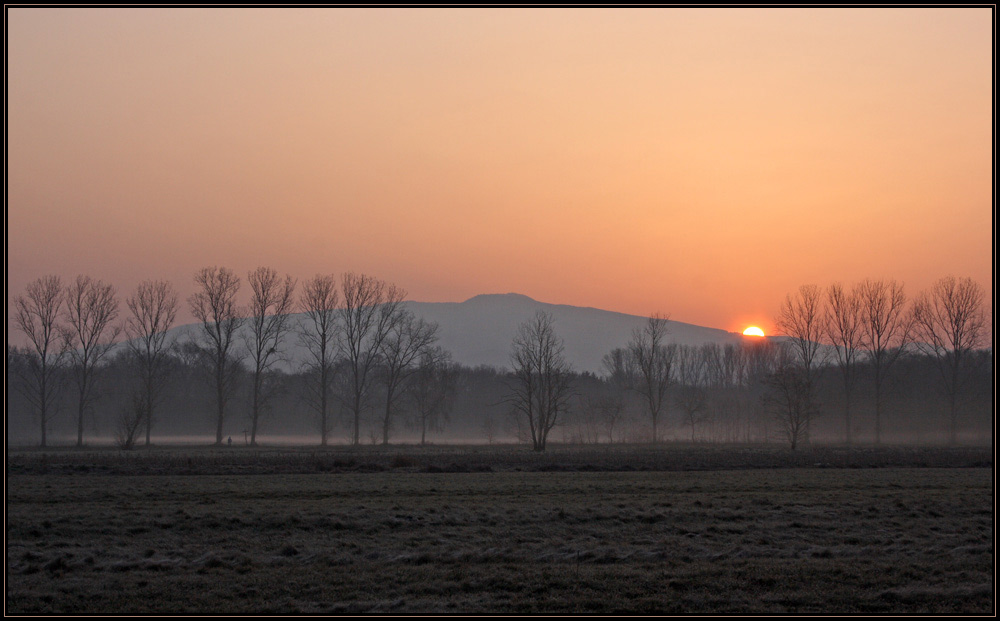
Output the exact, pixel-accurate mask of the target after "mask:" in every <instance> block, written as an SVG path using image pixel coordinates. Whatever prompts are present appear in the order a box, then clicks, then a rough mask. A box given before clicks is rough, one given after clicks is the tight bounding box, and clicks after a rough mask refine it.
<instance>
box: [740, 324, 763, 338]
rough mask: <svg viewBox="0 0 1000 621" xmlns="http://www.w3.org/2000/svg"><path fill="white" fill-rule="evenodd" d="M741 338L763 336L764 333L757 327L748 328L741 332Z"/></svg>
mask: <svg viewBox="0 0 1000 621" xmlns="http://www.w3.org/2000/svg"><path fill="white" fill-rule="evenodd" d="M743 336H764V331H763V330H761V329H760V328H758V327H757V326H750V327H749V328H747V329H746V330H744V331H743Z"/></svg>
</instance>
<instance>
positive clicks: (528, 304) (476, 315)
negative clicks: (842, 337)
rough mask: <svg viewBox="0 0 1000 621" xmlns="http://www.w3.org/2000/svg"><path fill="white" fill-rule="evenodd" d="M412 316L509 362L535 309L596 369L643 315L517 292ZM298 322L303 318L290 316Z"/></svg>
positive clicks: (472, 359)
mask: <svg viewBox="0 0 1000 621" xmlns="http://www.w3.org/2000/svg"><path fill="white" fill-rule="evenodd" d="M404 304H405V306H406V307H407V308H408V309H409V310H411V311H413V313H414V315H416V316H417V317H422V318H423V319H425V320H426V321H432V322H434V323H437V324H438V326H439V328H438V335H439V337H440V339H439V341H438V344H439V345H441V346H442V347H444V348H445V349H447V350H448V351H450V352H451V353H452V355H453V356H454V358H455V361H456V362H459V363H461V364H463V365H466V366H477V365H491V366H495V367H504V366H508V365H509V355H510V347H511V340H513V338H514V334H515V333H516V332H517V327H518V325H520V324H521V323H522V322H524V321H525V320H527V319H530V318H531V317H532V316H533V315H534V314H535V311H537V310H543V311H545V312H548V313H550V314H551V315H552V318H553V320H554V327H555V331H556V335H557V336H559V337H560V338H562V339H563V341H564V343H565V346H566V350H565V356H566V359H567V360H569V361H570V362H571V363H572V364H573V367H574V369H576V370H577V371H589V372H591V373H598V374H599V373H600V369H601V358H602V357H603V356H604V354H606V353H608V352H609V351H611V350H612V349H614V348H615V347H623V346H624V345H625V344H626V343H627V342H628V340H629V338H630V337H631V335H632V331H633V330H634V329H635V328H640V327H642V325H643V324H644V323H645V322H646V320H647V318H646V317H640V316H637V315H626V314H624V313H615V312H612V311H606V310H600V309H597V308H584V307H579V306H568V305H565V304H547V303H545V302H539V301H537V300H533V299H531V298H529V297H528V296H525V295H520V294H517V293H506V294H488V295H477V296H475V297H473V298H469V299H468V300H466V301H464V302H405V303H404ZM293 317H294V323H295V324H298V323H299V322H301V321H302V320H303V319H304V318H305V316H304V315H302V314H299V315H295V316H293ZM668 325H669V332H670V333H669V335H668V340H669V341H670V342H673V343H679V344H683V345H701V344H704V343H719V344H726V343H739V342H740V341H741V340H742V336H740V335H738V334H736V333H733V332H726V331H725V330H718V329H715V328H705V327H702V326H696V325H693V324H689V323H682V322H680V321H670V322H669V323H668ZM198 327H199V326H198V324H189V325H185V326H179V327H177V328H174V329H173V330H172V332H173V333H174V334H175V336H176V337H177V338H179V339H180V340H181V341H183V340H186V339H189V338H193V337H195V336H196V335H197V329H198ZM284 350H285V355H286V356H287V357H288V359H289V361H290V364H291V366H292V368H298V366H299V364H300V363H301V362H302V361H304V360H305V359H306V351H305V349H304V348H303V347H302V346H301V345H300V344H299V343H298V339H297V338H295V337H294V336H290V337H289V338H288V340H287V341H286V344H285V346H284Z"/></svg>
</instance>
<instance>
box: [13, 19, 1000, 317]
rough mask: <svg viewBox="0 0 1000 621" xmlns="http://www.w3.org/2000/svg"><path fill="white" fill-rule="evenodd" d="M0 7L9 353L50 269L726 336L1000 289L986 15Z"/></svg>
mask: <svg viewBox="0 0 1000 621" xmlns="http://www.w3.org/2000/svg"><path fill="white" fill-rule="evenodd" d="M6 18H7V130H8V134H7V175H8V176H7V195H6V199H7V300H8V333H10V332H9V330H10V326H11V325H12V321H11V308H12V300H13V299H14V297H15V296H17V295H19V294H21V293H23V291H24V288H25V286H26V284H27V283H28V282H30V281H32V280H34V279H36V278H38V277H40V276H43V275H46V274H57V275H59V276H61V277H62V278H63V279H64V280H69V279H71V278H74V277H75V276H76V275H77V274H81V273H82V274H88V275H90V276H92V277H95V278H100V279H103V280H105V281H108V282H112V283H114V284H115V285H116V286H117V287H118V289H119V292H120V293H121V294H122V295H123V296H124V295H128V294H129V293H131V291H132V290H134V288H135V286H136V285H137V284H138V283H139V282H140V281H142V280H145V279H167V280H170V281H171V282H172V283H173V284H174V286H175V287H176V288H177V290H178V291H179V293H180V294H181V296H182V300H183V299H186V298H187V296H188V295H190V294H191V293H193V292H194V282H193V276H194V273H195V272H196V271H197V270H198V269H200V268H202V267H205V266H210V265H220V266H226V267H229V268H231V269H233V270H235V271H236V272H237V273H239V274H241V275H243V276H244V277H245V275H246V273H247V272H248V271H250V270H252V269H254V268H256V267H257V266H259V265H266V266H270V267H273V268H275V269H277V270H278V271H279V272H282V273H289V274H291V275H293V276H295V277H297V278H299V279H300V280H301V279H305V278H309V277H312V276H313V275H316V274H321V273H322V274H329V273H334V274H341V273H343V272H345V271H354V272H363V273H368V274H371V275H374V276H377V277H379V278H382V279H384V280H387V281H390V282H394V283H395V284H397V285H399V286H400V287H402V288H403V289H405V290H406V291H407V292H408V298H409V299H413V300H417V301H427V302H454V301H462V300H465V299H467V298H469V297H472V296H474V295H477V294H480V293H506V292H518V293H522V294H525V295H528V296H531V297H533V298H535V299H538V300H540V301H544V302H551V303H559V304H571V305H576V306H591V307H597V308H602V309H607V310H613V311H619V312H625V313H632V314H637V315H647V314H650V313H653V312H661V313H665V314H667V315H669V316H670V318H672V319H675V320H678V321H684V322H688V323H694V324H699V325H704V326H709V327H716V328H723V329H727V330H732V331H742V330H743V328H745V327H746V326H747V325H750V324H756V325H760V326H761V327H763V328H764V329H765V331H771V330H773V325H774V317H775V315H776V314H777V313H778V310H779V307H780V304H781V302H782V300H783V299H784V297H785V295H786V294H788V293H791V292H793V291H795V290H796V289H797V288H798V287H799V286H800V285H803V284H817V285H820V286H826V285H828V284H830V283H832V282H834V281H841V282H843V283H846V284H849V283H852V282H856V281H859V280H861V279H863V278H868V277H870V278H882V277H887V278H895V279H897V280H900V281H903V282H904V283H905V286H906V290H907V292H908V293H909V294H911V295H913V294H915V293H917V292H918V291H920V290H922V289H926V288H928V287H929V286H930V285H931V284H932V283H933V282H934V281H935V280H937V279H938V278H940V277H942V276H946V275H955V276H971V277H972V278H974V279H976V280H977V281H979V283H980V284H982V285H983V286H984V287H985V288H986V290H987V292H988V295H989V299H990V300H992V277H993V267H992V266H993V255H992V232H993V217H992V206H993V195H992V173H993V160H992V157H993V149H992V136H993V114H992V88H993V82H992V76H993V69H992V59H993V48H992V20H993V11H992V9H991V8H962V9H931V8H913V9H863V8H858V9H847V8H825V9H730V8H725V9H723V8H715V9H677V8H663V9H576V10H567V9H551V10H550V9H482V8H480V9H463V10H457V9H408V10H407V9H389V8H384V9H263V8H253V9H246V8H245V9H201V8H199V9H184V8H165V9H72V8H62V9H58V8H57V9H41V8H28V7H25V8H7V9H6ZM244 289H246V287H244ZM123 308H124V305H123ZM189 321H193V319H192V316H191V314H190V312H189V310H188V308H187V305H186V304H184V305H183V309H182V313H181V315H180V316H179V322H180V323H186V322H189Z"/></svg>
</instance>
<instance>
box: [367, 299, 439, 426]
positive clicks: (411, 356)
mask: <svg viewBox="0 0 1000 621" xmlns="http://www.w3.org/2000/svg"><path fill="white" fill-rule="evenodd" d="M437 329H438V327H437V324H435V323H427V322H426V321H424V320H423V319H417V318H416V317H414V316H413V313H412V312H410V311H409V310H407V309H405V308H402V307H400V308H399V310H398V311H397V315H396V317H395V318H394V319H393V321H392V322H391V323H390V324H389V332H388V334H386V336H385V338H384V339H382V343H381V345H380V347H379V354H380V357H381V370H382V373H381V378H382V383H383V384H384V385H385V411H384V413H383V415H382V444H389V430H390V429H391V428H392V422H393V419H394V418H395V415H396V402H397V401H398V400H399V398H400V396H401V395H402V394H403V393H404V392H405V384H406V381H407V380H408V379H409V378H410V377H411V376H412V375H413V374H414V373H415V372H416V371H417V365H416V364H415V363H416V362H417V361H418V360H419V359H420V358H421V356H422V355H423V354H424V353H425V352H427V351H428V350H429V349H430V347H431V346H432V345H433V344H434V342H435V341H437ZM421 444H423V442H421Z"/></svg>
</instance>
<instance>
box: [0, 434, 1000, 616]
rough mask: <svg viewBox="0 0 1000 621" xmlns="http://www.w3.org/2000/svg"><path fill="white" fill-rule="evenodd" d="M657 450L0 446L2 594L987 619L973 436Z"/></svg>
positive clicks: (180, 609)
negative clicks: (0, 463) (947, 441)
mask: <svg viewBox="0 0 1000 621" xmlns="http://www.w3.org/2000/svg"><path fill="white" fill-rule="evenodd" d="M664 452H665V451H663V450H662V449H649V450H647V451H644V450H627V451H626V450H625V449H615V450H608V451H604V450H597V449H593V448H590V449H579V450H571V449H568V448H567V449H563V450H554V451H552V452H551V453H550V454H549V455H547V456H538V455H533V454H531V453H530V451H524V450H523V449H516V448H513V447H503V448H491V447H481V448H479V449H469V448H464V449H460V448H455V449H448V448H439V449H433V450H431V451H430V452H421V451H419V450H417V449H413V448H410V449H405V450H393V451H383V452H357V453H354V452H350V451H347V450H339V451H336V450H335V451H326V452H316V451H312V450H306V449H300V450H292V449H271V450H263V451H253V452H251V451H248V450H244V449H239V450H237V449H231V450H229V451H228V452H227V450H225V449H211V450H210V449H170V450H160V451H157V450H152V451H148V452H146V453H142V452H137V453H136V454H135V455H133V456H129V457H122V454H120V453H116V452H114V451H105V452H101V451H94V452H90V453H88V452H76V451H64V452H59V451H54V452H53V451H49V452H45V453H41V452H33V451H14V452H11V453H9V454H8V478H7V600H6V610H7V613H15V614H16V613H78V614H80V613H125V612H137V613H198V612H214V613H296V612H299V613H350V612H359V613H361V612H366V613H420V612H428V613H432V612H471V613H499V612H512V613H554V612H571V613H573V612H575V613H614V612H619V613H645V614H651V613H686V612H691V613H702V612H727V613H780V612H797V613H813V612H816V613H860V612H873V613H905V614H910V613H918V612H929V613H944V612H951V613H966V614H992V613H993V612H994V611H995V598H994V596H995V594H994V577H995V574H994V534H995V531H994V509H993V504H994V493H993V489H994V488H993V478H992V477H993V475H992V458H991V455H990V452H989V451H988V450H985V449H981V450H980V449H977V450H971V449H970V450H966V451H945V450H940V449H939V450H927V451H914V450H906V451H897V452H894V450H893V449H878V450H875V449H872V450H870V451H869V452H868V453H867V456H865V455H866V452H865V451H846V450H841V451H836V450H832V449H831V450H828V451H826V452H824V451H823V450H816V451H812V452H801V453H799V454H797V455H791V454H789V453H788V452H787V451H778V450H772V451H768V450H758V449H747V451H746V454H744V455H743V456H742V457H740V452H739V450H733V449H730V450H729V451H728V452H725V451H714V450H712V449H697V448H688V449H684V450H683V451H675V452H680V453H682V454H685V453H686V461H685V463H689V464H694V466H693V467H694V468H695V469H694V470H686V469H684V468H681V467H676V468H673V467H670V466H671V464H674V462H672V461H671V460H670V459H667V458H666V457H663V458H662V459H663V460H665V461H661V462H658V461H657V457H656V456H657V455H661V456H662V454H663V453H664ZM844 454H853V455H854V458H853V459H852V460H851V461H850V463H839V462H838V460H842V459H846V457H844ZM699 456H700V457H699ZM733 456H736V457H733ZM782 456H784V458H785V462H783V463H784V464H785V465H786V466H787V467H775V466H774V465H773V464H772V465H768V464H769V463H771V462H776V461H780V459H779V458H781V457H782ZM731 460H735V463H731ZM799 460H804V461H805V462H808V463H799ZM281 464H286V466H284V467H280V465H281ZM289 464H290V465H289ZM656 464H659V465H660V466H661V467H654V466H656ZM741 464H742V465H741ZM942 465H950V466H960V467H928V466H942ZM872 466H880V467H872ZM487 470H489V471H487Z"/></svg>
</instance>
